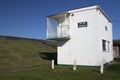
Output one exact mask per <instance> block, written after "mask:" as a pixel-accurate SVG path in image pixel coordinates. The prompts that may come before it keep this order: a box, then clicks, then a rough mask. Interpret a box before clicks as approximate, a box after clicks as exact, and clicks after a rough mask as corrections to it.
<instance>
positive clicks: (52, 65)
mask: <svg viewBox="0 0 120 80" xmlns="http://www.w3.org/2000/svg"><path fill="white" fill-rule="evenodd" d="M51 68H52V69H54V59H52V64H51Z"/></svg>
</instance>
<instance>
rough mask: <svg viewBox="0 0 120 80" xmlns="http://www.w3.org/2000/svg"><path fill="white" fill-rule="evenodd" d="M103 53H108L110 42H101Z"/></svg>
mask: <svg viewBox="0 0 120 80" xmlns="http://www.w3.org/2000/svg"><path fill="white" fill-rule="evenodd" d="M102 48H103V51H110V42H109V41H107V40H102Z"/></svg>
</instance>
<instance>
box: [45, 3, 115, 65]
mask: <svg viewBox="0 0 120 80" xmlns="http://www.w3.org/2000/svg"><path fill="white" fill-rule="evenodd" d="M47 39H51V40H57V41H58V46H57V63H58V64H62V65H73V63H74V61H75V60H76V63H77V65H84V66H99V65H101V64H102V63H103V64H104V63H107V62H110V61H112V60H113V47H112V46H113V43H112V22H111V20H110V19H109V18H108V16H107V15H106V14H105V13H104V12H103V10H102V9H101V8H100V7H99V6H98V5H95V6H89V7H84V8H79V9H73V10H68V11H65V12H61V13H58V14H54V15H50V16H48V17H47Z"/></svg>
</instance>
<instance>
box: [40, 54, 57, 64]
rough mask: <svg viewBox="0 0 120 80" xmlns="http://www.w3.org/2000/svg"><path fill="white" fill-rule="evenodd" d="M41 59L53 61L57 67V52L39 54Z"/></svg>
mask: <svg viewBox="0 0 120 80" xmlns="http://www.w3.org/2000/svg"><path fill="white" fill-rule="evenodd" d="M39 55H40V57H41V58H43V59H45V60H50V61H51V60H52V59H54V61H55V64H56V65H57V52H39Z"/></svg>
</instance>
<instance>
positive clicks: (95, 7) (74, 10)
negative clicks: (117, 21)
mask: <svg viewBox="0 0 120 80" xmlns="http://www.w3.org/2000/svg"><path fill="white" fill-rule="evenodd" d="M91 9H99V10H100V11H101V12H102V14H103V15H104V16H105V17H106V19H108V21H109V22H110V23H112V21H111V20H110V19H109V17H108V16H107V15H106V14H105V12H104V11H103V10H102V9H101V8H100V6H99V5H93V6H87V7H81V8H75V9H71V10H66V11H63V12H59V13H56V14H53V15H49V16H47V17H55V16H62V15H64V14H70V13H74V12H80V11H86V10H91Z"/></svg>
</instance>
